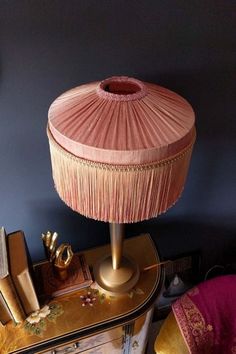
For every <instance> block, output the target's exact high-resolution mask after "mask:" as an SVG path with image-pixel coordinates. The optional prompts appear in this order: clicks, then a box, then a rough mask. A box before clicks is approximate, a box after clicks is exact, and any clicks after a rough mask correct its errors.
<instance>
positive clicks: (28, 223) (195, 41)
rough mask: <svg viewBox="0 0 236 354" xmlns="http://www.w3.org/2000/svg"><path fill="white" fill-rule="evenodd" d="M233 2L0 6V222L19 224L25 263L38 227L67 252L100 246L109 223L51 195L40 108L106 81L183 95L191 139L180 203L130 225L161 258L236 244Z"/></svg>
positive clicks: (22, 1)
mask: <svg viewBox="0 0 236 354" xmlns="http://www.w3.org/2000/svg"><path fill="white" fill-rule="evenodd" d="M235 23H236V5H235V1H208V0H206V1H199V0H198V1H187V0H186V1H183V0H182V1H181V0H179V1H173V0H172V1H171V0H167V1H156V0H153V1H150V0H149V1H126V0H124V1H123V0H117V1H115V0H110V1H108V0H107V1H105V0H99V1H91V0H90V1H84V0H83V1H82V0H81V1H80V0H76V1H73V0H70V1H62V0H61V1H60V0H50V1H46V0H40V1H39V0H17V1H7V0H1V2H0V36H1V37H0V40H1V43H0V44H1V45H0V123H1V124H0V197H1V203H0V224H1V225H4V226H5V227H6V230H7V231H8V232H11V231H14V230H16V229H23V230H24V231H25V234H26V238H27V242H28V245H29V249H30V252H31V255H32V257H33V259H34V260H38V259H41V258H42V257H43V250H42V246H41V241H40V235H41V232H43V231H46V230H48V229H51V230H57V231H58V232H59V234H60V235H61V240H63V241H65V240H68V241H69V242H71V243H72V245H73V247H74V249H84V248H86V247H91V246H95V245H98V244H102V243H105V242H108V240H109V235H108V226H107V224H104V223H101V222H95V221H93V220H89V219H86V218H84V217H83V216H80V215H77V214H76V213H74V212H72V211H71V210H69V209H68V208H67V207H66V206H65V205H64V204H63V202H62V201H61V200H60V199H59V197H58V196H57V194H56V192H55V190H54V187H53V182H52V178H51V167H50V156H49V149H48V143H47V137H46V124H47V111H48V107H49V105H50V104H51V102H52V101H53V100H54V99H55V98H56V97H57V96H58V95H59V94H60V93H62V92H64V91H65V90H68V89H70V88H71V87H74V86H77V85H80V84H82V83H85V82H89V81H95V80H100V79H104V78H106V77H109V76H112V75H128V76H134V77H136V78H139V79H141V80H146V81H151V82H155V83H157V84H160V85H162V86H165V87H168V88H170V89H172V90H174V91H176V92H178V93H179V94H181V95H183V96H184V97H185V98H187V99H188V100H189V101H190V102H191V104H192V105H193V107H194V109H195V111H196V117H197V130H198V138H197V143H196V146H195V149H194V153H193V157H192V163H191V168H190V172H189V176H188V180H187V183H186V187H185V191H184V193H183V196H182V198H181V199H180V200H179V202H178V203H177V204H176V205H175V207H174V208H172V210H170V211H169V212H168V213H166V214H165V215H163V216H161V217H159V218H157V219H154V220H150V221H148V222H144V223H139V224H134V225H128V226H127V234H128V235H134V234H136V233H139V232H145V231H148V232H150V233H151V234H152V236H153V238H154V239H155V241H156V242H157V243H158V245H159V250H160V252H161V254H162V256H163V257H164V256H167V257H168V256H169V255H172V254H178V253H181V252H184V251H189V250H194V249H197V248H201V250H202V251H203V256H204V262H205V264H206V266H208V264H211V263H215V262H221V261H222V259H223V257H224V256H225V255H227V254H228V253H229V252H230V251H231V250H232V247H233V246H234V245H235V242H236V230H235V229H236V206H235V202H236V182H235V181H236V177H235V175H236V164H235V152H236V148H235V147H236V141H235V138H236V129H235V128H236V125H235V98H236V97H235V78H236V75H235V74H236V72H235V62H236V56H235V38H236V31H235Z"/></svg>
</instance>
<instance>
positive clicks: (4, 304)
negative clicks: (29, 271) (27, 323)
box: [0, 227, 26, 323]
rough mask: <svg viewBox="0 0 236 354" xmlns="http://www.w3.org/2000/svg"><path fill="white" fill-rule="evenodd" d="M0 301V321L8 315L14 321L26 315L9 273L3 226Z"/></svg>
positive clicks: (4, 319) (20, 319)
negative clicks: (1, 309) (0, 309)
mask: <svg viewBox="0 0 236 354" xmlns="http://www.w3.org/2000/svg"><path fill="white" fill-rule="evenodd" d="M0 301H1V308H3V309H5V311H3V315H2V312H1V313H0V318H1V322H2V323H6V321H8V319H9V317H10V318H11V319H12V320H14V321H15V322H16V323H18V322H22V321H24V319H25V317H26V316H25V313H24V310H23V308H22V306H21V303H20V301H19V298H18V295H17V292H16V290H15V287H14V285H13V282H12V279H11V277H10V274H9V265H8V255H7V244H6V233H5V229H4V228H3V227H2V228H1V229H0ZM8 316H9V317H8Z"/></svg>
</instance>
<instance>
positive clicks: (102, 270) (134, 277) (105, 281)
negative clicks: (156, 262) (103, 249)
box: [94, 256, 140, 294]
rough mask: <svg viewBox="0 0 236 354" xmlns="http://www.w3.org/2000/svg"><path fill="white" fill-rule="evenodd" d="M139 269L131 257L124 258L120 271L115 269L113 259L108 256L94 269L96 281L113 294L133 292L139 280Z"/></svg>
mask: <svg viewBox="0 0 236 354" xmlns="http://www.w3.org/2000/svg"><path fill="white" fill-rule="evenodd" d="M139 274H140V272H139V268H138V266H137V264H136V263H135V262H134V261H133V260H132V259H131V258H129V257H122V258H121V262H120V266H119V268H118V269H113V266H112V257H111V256H106V257H104V258H103V259H101V260H100V261H99V262H98V263H97V264H96V265H95V267H94V277H95V280H96V282H97V284H98V286H100V287H101V288H102V289H104V290H106V291H108V292H109V293H112V294H122V293H125V292H128V291H129V290H131V289H132V288H133V287H134V286H135V284H136V283H137V281H138V279H139Z"/></svg>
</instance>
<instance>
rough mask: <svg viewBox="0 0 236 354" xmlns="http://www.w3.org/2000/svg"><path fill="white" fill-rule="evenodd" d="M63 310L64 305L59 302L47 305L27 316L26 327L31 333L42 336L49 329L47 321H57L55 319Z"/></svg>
mask: <svg viewBox="0 0 236 354" xmlns="http://www.w3.org/2000/svg"><path fill="white" fill-rule="evenodd" d="M63 312H64V311H63V309H62V306H61V305H60V304H58V303H55V302H54V303H51V304H50V305H45V306H44V307H43V308H41V309H40V310H38V311H35V312H33V313H32V314H31V315H30V316H29V317H27V318H26V320H25V325H24V328H25V330H26V331H27V332H29V333H31V334H35V335H37V336H42V334H43V332H45V331H46V329H47V321H49V322H55V319H56V318H57V317H59V316H61V315H62V314H63Z"/></svg>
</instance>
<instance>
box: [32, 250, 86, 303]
mask: <svg viewBox="0 0 236 354" xmlns="http://www.w3.org/2000/svg"><path fill="white" fill-rule="evenodd" d="M35 274H36V277H37V279H38V286H39V292H40V294H41V296H43V297H49V298H51V297H52V298H53V297H57V296H61V295H65V294H68V293H71V292H73V291H76V290H79V289H82V288H85V287H88V286H89V285H91V284H92V282H93V280H92V276H91V273H90V270H89V267H88V265H87V263H86V261H85V258H84V255H83V254H74V256H73V259H72V261H71V264H70V266H69V268H68V276H67V278H66V280H61V279H59V278H58V277H57V275H56V273H55V269H54V267H53V264H52V263H50V262H43V263H40V264H38V265H36V266H35Z"/></svg>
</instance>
